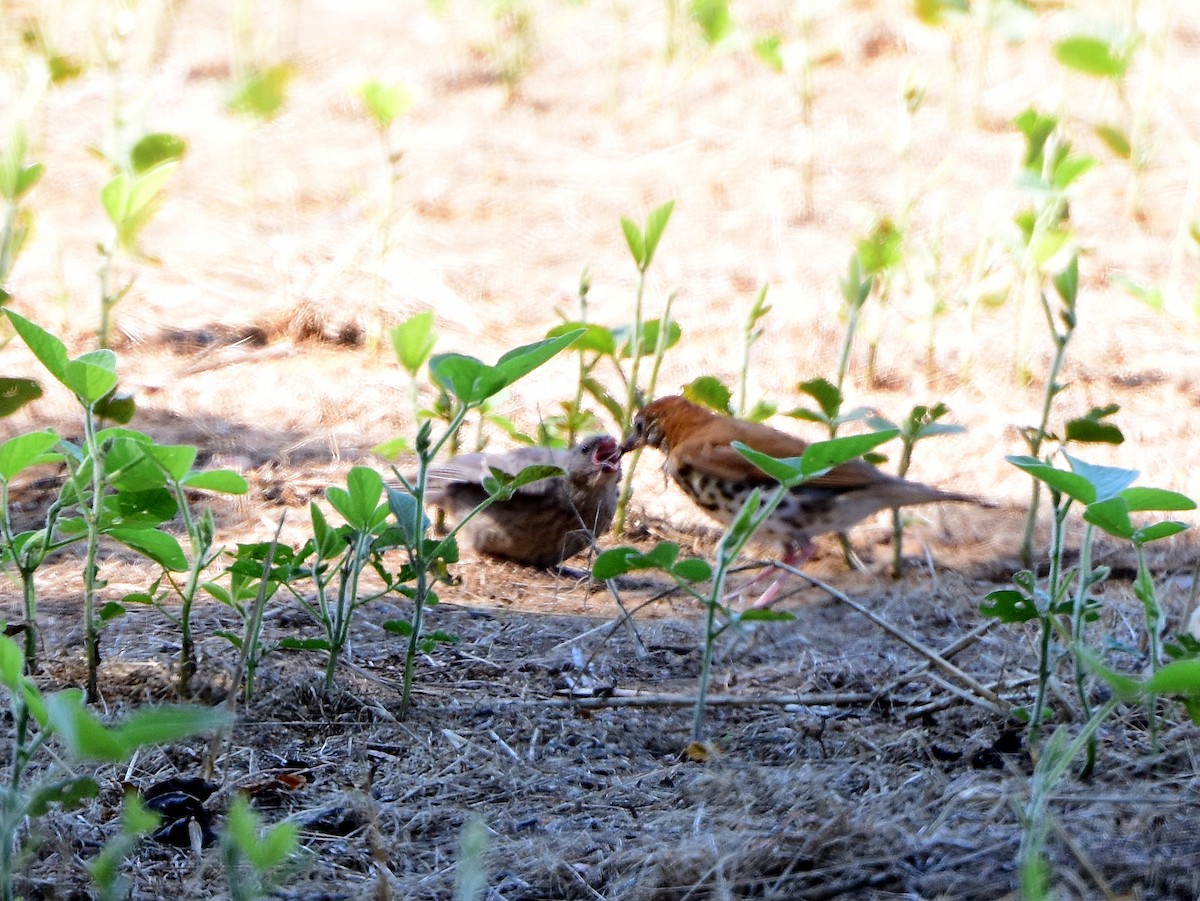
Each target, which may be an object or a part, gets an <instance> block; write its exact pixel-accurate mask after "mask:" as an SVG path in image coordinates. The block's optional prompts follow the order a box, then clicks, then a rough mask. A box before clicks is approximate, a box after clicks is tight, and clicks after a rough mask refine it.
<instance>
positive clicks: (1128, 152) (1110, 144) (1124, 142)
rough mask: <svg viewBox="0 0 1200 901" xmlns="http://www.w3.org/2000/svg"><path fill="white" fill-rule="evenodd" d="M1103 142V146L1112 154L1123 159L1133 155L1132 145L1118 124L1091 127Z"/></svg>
mask: <svg viewBox="0 0 1200 901" xmlns="http://www.w3.org/2000/svg"><path fill="white" fill-rule="evenodd" d="M1092 130H1093V131H1094V132H1095V133H1096V137H1098V138H1099V139H1100V140H1101V141H1102V142H1103V143H1104V146H1105V147H1107V148H1108V149H1109V150H1111V151H1112V152H1113V154H1114V155H1116V156H1118V157H1120V158H1121V159H1123V160H1128V159H1130V158H1132V156H1133V146H1132V145H1131V144H1130V141H1129V135H1127V134H1126V133H1125V130H1124V129H1123V128H1121V127H1120V126H1118V125H1108V124H1101V125H1097V126H1096V127H1095V128H1093V129H1092Z"/></svg>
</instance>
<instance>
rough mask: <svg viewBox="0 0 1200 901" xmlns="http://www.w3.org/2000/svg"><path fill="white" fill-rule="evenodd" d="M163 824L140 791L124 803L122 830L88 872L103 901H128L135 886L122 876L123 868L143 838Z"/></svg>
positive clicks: (98, 855)
mask: <svg viewBox="0 0 1200 901" xmlns="http://www.w3.org/2000/svg"><path fill="white" fill-rule="evenodd" d="M158 823H159V817H158V814H156V813H155V812H154V811H152V810H147V809H146V808H145V807H143V806H142V802H141V800H140V799H139V798H138V795H137V793H136V792H129V793H128V794H126V795H125V798H124V800H123V801H122V803H121V828H120V831H118V832H117V834H116V835H115V836H113V837H112V838H111V839H109V840H108V842H107V843H106V844H105V845H104V850H102V851H101V852H100V853H99V854H97V855H96V856H95V857H93V858H92V859H91V860H89V861H88V865H87V868H88V873H89V875H90V876H91V877H92V881H93V882H94V883H96V888H97V889H99V893H98V895H97V898H98V899H99V901H125V899H126V898H128V897H129V896H130V890H131V889H132V886H131V885H130V883H129V880H128V879H126V878H125V877H124V876H122V875H121V866H122V864H124V863H125V858H127V857H128V856H129V855H130V854H131V853H133V850H134V849H135V848H136V847H137V844H138V842H139V841H141V839H142V836H144V835H146V834H147V833H149V832H150V831H152V830H153V829H154V828H155V827H156V826H157V825H158Z"/></svg>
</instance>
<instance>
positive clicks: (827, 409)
mask: <svg viewBox="0 0 1200 901" xmlns="http://www.w3.org/2000/svg"><path fill="white" fill-rule="evenodd" d="M796 390H798V391H800V392H801V393H802V394H807V395H808V396H809V397H811V398H812V399H813V400H815V401H816V402H817V405H818V406H819V407H820V408H821V412H822V413H824V414H825V416H826V417H827V419H829V420H832V419H833V418H834V417H835V416H837V415H838V411H839V410H841V408H842V402H843V401H844V400H845V398H844V397H843V396H842V392H841V391H839V390H838V388H837V386H836V385H834V384H833V383H832V382H830V381H829V380H828V379H823V378H815V379H809V380H808V381H807V382H801V383H800V384H798V385H797V386H796ZM789 415H791V414H789ZM797 418H803V417H797Z"/></svg>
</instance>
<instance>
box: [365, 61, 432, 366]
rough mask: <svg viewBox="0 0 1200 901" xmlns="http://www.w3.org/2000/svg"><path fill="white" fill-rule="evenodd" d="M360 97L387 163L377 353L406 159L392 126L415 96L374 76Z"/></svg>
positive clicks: (374, 338) (372, 342)
mask: <svg viewBox="0 0 1200 901" xmlns="http://www.w3.org/2000/svg"><path fill="white" fill-rule="evenodd" d="M358 98H359V100H361V101H362V104H363V107H364V108H365V109H366V111H367V113H368V114H369V115H370V117H371V121H372V123H373V124H374V125H375V133H376V134H377V135H378V136H379V143H380V150H381V151H382V153H383V163H384V179H383V192H382V194H383V201H382V203H381V204H380V210H379V234H378V241H379V246H378V248H377V250H376V256H375V265H376V272H375V316H376V330H375V333H374V334H372V335H371V336H370V339H369V342H368V344H369V349H370V350H371V351H372V353H375V352H377V350H378V347H379V345H380V344H381V343H382V340H383V330H384V310H383V267H384V263H385V262H386V260H387V256H388V254H389V253H391V250H392V220H393V219H394V218H395V206H396V187H397V185H399V183H400V162H401V161H402V160H403V159H404V151H403V150H402V149H400V148H399V147H397V146H396V142H395V137H394V129H393V128H392V126H393V125H394V124H395V122H396V120H397V119H399V118H400V117H401V116H403V115H404V114H405V113H407V112H408V111H409V109H411V108H412V104H413V97H412V94H411V93H410V92H409V91H408V90H407V89H405V88H404V87H403V86H402V85H398V84H388V83H385V82H382V81H380V80H379V79H377V78H372V79H371V80H370V81H367V82H365V83H364V84H362V85H360V86H359V88H358ZM393 344H394V342H393ZM422 362H424V361H422Z"/></svg>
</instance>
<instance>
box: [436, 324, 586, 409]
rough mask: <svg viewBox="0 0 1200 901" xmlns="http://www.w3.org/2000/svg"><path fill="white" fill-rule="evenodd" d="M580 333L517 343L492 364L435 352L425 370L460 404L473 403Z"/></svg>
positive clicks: (464, 356) (520, 376)
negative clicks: (488, 364) (519, 344)
mask: <svg viewBox="0 0 1200 901" xmlns="http://www.w3.org/2000/svg"><path fill="white" fill-rule="evenodd" d="M581 334H582V331H573V332H567V333H566V334H564V335H559V336H557V337H555V338H547V339H545V340H543V341H537V342H534V343H533V344H527V345H524V346H523V347H518V348H516V349H514V350H510V351H509V352H508V353H506V354H504V355H503V356H502V357H500V359H499V360H497V361H496V365H495V366H486V365H484V364H483V363H481V362H480V361H479V360H477V359H475V358H474V357H468V356H466V355H464V354H439V355H437V356H435V357H433V358H432V359H431V360H430V361H429V373H430V376H431V377H432V378H433V380H434V382H435V383H436V384H438V385H440V386H441V387H443V388H445V389H446V390H447V391H449V392H450V393H451V394H453V395H454V396H455V397H457V398H458V399H459V400H460V401H462V402H463V403H464V404H467V405H471V406H475V405H478V404H480V403H482V402H483V401H485V400H487V399H488V398H489V397H491V396H493V395H494V394H496V393H498V392H500V391H502V390H504V389H505V388H507V387H508V386H509V385H511V384H513V383H514V382H516V381H517V380H518V379H520V378H523V377H524V376H526V375H528V374H529V373H530V372H532V371H533V370H535V369H537V368H538V367H539V366H541V365H542V364H543V363H545V362H546V361H547V360H549V359H550V358H551V357H553V356H554V355H555V354H557V353H558V352H559V351H561V350H563V349H565V348H567V347H569V346H570V345H571V344H572V343H573V342H574V341H575V339H576V338H578V337H579V336H580V335H581Z"/></svg>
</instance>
